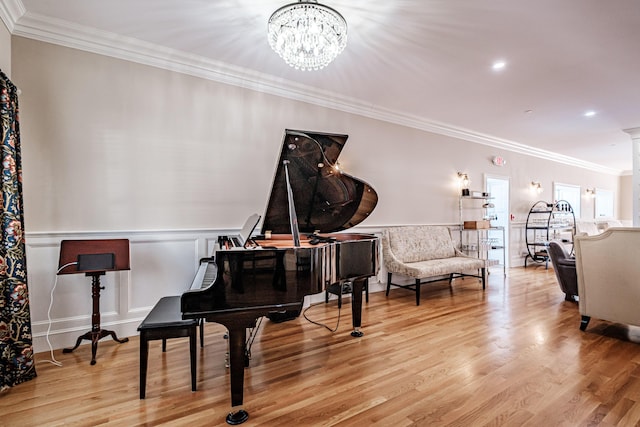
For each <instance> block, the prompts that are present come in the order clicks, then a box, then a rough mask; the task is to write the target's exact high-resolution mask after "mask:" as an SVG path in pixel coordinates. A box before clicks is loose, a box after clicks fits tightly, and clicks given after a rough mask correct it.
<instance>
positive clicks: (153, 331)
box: [138, 296, 202, 399]
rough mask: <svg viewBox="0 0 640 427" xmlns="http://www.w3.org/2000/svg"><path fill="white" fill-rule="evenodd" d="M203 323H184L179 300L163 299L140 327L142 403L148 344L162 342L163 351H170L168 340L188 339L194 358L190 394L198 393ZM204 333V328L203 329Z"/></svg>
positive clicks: (190, 351) (196, 321)
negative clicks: (199, 341) (198, 345)
mask: <svg viewBox="0 0 640 427" xmlns="http://www.w3.org/2000/svg"><path fill="white" fill-rule="evenodd" d="M199 324H200V319H186V320H185V319H182V311H181V307H180V296H170V297H163V298H160V301H158V302H157V303H156V305H155V306H154V307H153V308H152V309H151V311H150V312H149V314H148V315H147V317H145V318H144V320H143V321H142V323H140V325H139V326H138V331H140V399H144V398H145V394H146V386H147V367H148V358H149V341H152V340H162V351H163V352H165V351H166V350H167V339H169V338H183V337H189V353H190V358H191V391H196V333H197V329H198V325H199ZM200 330H201V331H202V325H200Z"/></svg>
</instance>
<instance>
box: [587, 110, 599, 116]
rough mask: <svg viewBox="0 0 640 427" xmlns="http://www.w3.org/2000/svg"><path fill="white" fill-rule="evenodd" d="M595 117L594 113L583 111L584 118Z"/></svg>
mask: <svg viewBox="0 0 640 427" xmlns="http://www.w3.org/2000/svg"><path fill="white" fill-rule="evenodd" d="M595 115H596V112H595V111H593V110H589V111H585V113H584V116H585V117H593V116H595Z"/></svg>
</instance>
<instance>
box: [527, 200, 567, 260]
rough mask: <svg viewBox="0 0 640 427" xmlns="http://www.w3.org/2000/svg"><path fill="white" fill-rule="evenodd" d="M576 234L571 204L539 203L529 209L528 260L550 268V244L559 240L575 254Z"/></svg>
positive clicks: (562, 201)
mask: <svg viewBox="0 0 640 427" xmlns="http://www.w3.org/2000/svg"><path fill="white" fill-rule="evenodd" d="M575 232H576V217H575V214H574V213H573V208H572V207H571V204H570V203H569V202H567V201H566V200H559V201H557V202H555V203H547V202H544V201H538V202H536V203H534V205H533V206H532V207H531V209H529V214H528V215H527V225H526V227H525V241H526V244H527V256H526V257H525V259H524V266H525V268H526V267H527V260H531V261H533V262H536V263H542V262H544V263H545V268H548V267H549V252H548V247H549V242H550V241H552V240H559V241H561V242H563V243H564V244H565V245H567V251H568V252H569V253H573V236H574V235H575Z"/></svg>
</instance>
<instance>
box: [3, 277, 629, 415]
mask: <svg viewBox="0 0 640 427" xmlns="http://www.w3.org/2000/svg"><path fill="white" fill-rule="evenodd" d="M563 296H564V295H563V294H562V293H561V292H560V289H559V287H558V285H557V283H556V279H555V276H554V273H553V270H551V269H549V270H545V269H544V267H529V268H527V269H523V268H515V269H511V270H510V271H509V272H508V277H507V278H504V277H503V275H502V274H501V271H498V270H496V271H495V272H494V273H492V274H491V275H490V276H489V280H488V283H487V289H486V291H484V292H483V291H482V288H481V285H480V283H479V282H478V281H477V280H471V279H469V278H467V279H464V280H463V279H457V280H456V281H454V284H453V287H452V289H450V288H449V287H448V285H447V284H446V282H442V283H434V284H431V285H426V286H424V287H423V292H422V302H421V305H420V306H419V307H417V306H416V305H415V294H413V293H411V292H410V291H407V290H402V289H396V290H392V292H391V294H390V296H389V297H388V298H387V297H385V295H384V292H378V293H372V294H371V296H370V302H369V303H368V304H366V305H365V307H364V309H363V331H364V333H365V336H364V337H362V338H352V337H351V336H350V334H349V333H350V331H351V314H350V304H349V299H348V298H347V299H345V304H344V306H343V309H342V314H341V319H340V325H339V329H338V331H337V332H335V333H331V332H329V331H328V330H327V329H325V328H321V327H318V326H317V325H314V324H311V323H309V322H308V321H306V320H305V319H304V318H303V317H300V318H298V319H296V320H293V321H289V322H285V323H281V324H274V323H271V322H269V321H265V322H263V325H262V327H261V330H260V332H259V334H258V337H257V338H256V341H255V343H254V345H253V351H252V353H253V357H252V360H251V366H250V368H248V369H247V370H246V373H245V392H244V402H245V409H247V410H248V411H249V414H250V418H249V420H248V421H247V422H246V423H245V424H244V425H245V426H258V425H265V426H276V425H291V426H333V425H339V426H363V425H376V426H394V427H395V426H445V425H451V426H485V425H488V426H498V425H504V426H552V425H562V426H583V425H584V426H591V425H601V426H613V425H618V426H634V425H638V423H639V422H640V369H639V364H640V345H639V343H640V333H639V332H638V329H635V328H626V327H623V326H621V325H615V324H610V323H607V322H603V321H600V320H598V319H592V320H591V323H590V327H589V328H588V329H587V331H586V332H581V331H580V330H579V323H580V316H579V313H578V307H577V304H574V303H570V302H566V301H564V298H563ZM307 316H308V317H309V318H311V319H313V320H316V321H320V322H323V323H326V324H327V325H330V326H332V327H333V326H335V324H336V321H337V316H338V309H337V304H336V301H335V300H334V301H331V302H330V303H329V304H327V305H325V304H324V303H322V304H320V305H317V306H313V307H311V308H310V309H309V310H308V311H307ZM223 331H224V330H223V328H222V327H220V326H219V325H216V324H207V326H206V336H205V348H204V349H200V350H199V352H200V354H199V357H198V391H197V392H191V391H190V378H189V353H188V342H187V340H186V339H174V340H170V341H169V342H168V345H167V352H166V353H164V354H162V353H161V349H160V345H161V344H160V341H154V342H152V343H151V348H150V359H149V376H148V382H147V398H146V399H145V400H140V399H139V398H138V393H139V390H138V381H139V378H138V368H139V365H138V351H139V348H138V344H139V341H138V339H137V337H133V338H131V340H130V341H129V342H128V343H125V344H116V343H114V342H113V341H110V340H106V339H105V340H103V341H101V342H100V345H99V347H98V356H97V364H96V365H95V366H90V365H89V360H90V345H89V344H85V345H83V346H81V347H80V348H78V349H77V350H76V351H75V352H74V353H72V354H62V352H61V351H56V352H55V357H56V358H57V359H58V360H59V361H61V362H62V363H63V364H64V366H62V367H57V366H53V365H51V364H48V363H46V362H45V360H46V359H48V358H49V353H42V354H38V355H37V356H36V358H37V371H38V377H37V378H36V379H35V380H32V381H29V382H27V383H24V384H21V385H18V386H16V387H14V388H12V389H10V390H9V391H8V392H6V393H4V394H2V395H0V411H1V414H2V415H1V418H0V425H2V426H57V425H65V426H95V425H110V426H141V425H144V426H156V425H171V426H183V425H184V426H187V425H188V426H201V425H202V426H204V425H208V426H212V425H225V422H224V418H225V416H226V414H227V412H228V411H229V410H230V395H229V381H228V374H227V369H226V368H225V365H224V359H225V356H224V354H225V351H226V341H225V340H224V339H223V338H222V335H223Z"/></svg>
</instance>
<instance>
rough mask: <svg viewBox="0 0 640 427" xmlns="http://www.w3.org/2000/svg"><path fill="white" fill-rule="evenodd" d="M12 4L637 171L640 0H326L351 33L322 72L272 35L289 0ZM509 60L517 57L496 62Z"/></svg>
mask: <svg viewBox="0 0 640 427" xmlns="http://www.w3.org/2000/svg"><path fill="white" fill-rule="evenodd" d="M289 1H292V0H289ZM0 2H1V5H0V12H3V11H4V13H2V14H3V15H4V16H5V18H4V20H5V23H6V21H7V19H6V16H9V21H11V22H9V24H8V25H7V26H8V27H9V29H10V31H12V33H13V34H15V35H22V36H26V37H32V38H36V39H41V40H46V41H51V42H56V43H60V44H63V45H69V46H73V47H80V48H85V49H87V50H93V51H97V52H100V53H105V54H110V55H114V56H120V57H123V58H125V59H132V60H137V61H139V62H147V63H150V64H152V65H160V64H166V63H170V66H168V68H171V69H178V70H180V69H184V70H185V72H190V73H193V74H200V75H203V76H205V77H208V78H213V79H217V80H222V81H225V80H226V81H227V82H231V83H233V84H242V85H250V86H251V87H253V88H257V89H258V90H266V91H272V92H276V93H279V94H282V95H283V96H289V97H293V98H298V99H305V100H307V101H309V100H311V101H312V102H318V103H319V104H321V105H329V106H334V107H337V108H339V109H342V110H345V111H355V110H357V111H364V112H365V114H366V115H368V116H371V117H376V118H381V119H383V120H390V121H395V122H398V123H401V124H405V125H409V126H415V127H417V128H421V129H425V130H430V131H436V132H441V133H444V134H448V135H454V136H458V137H462V138H466V139H469V140H473V141H476V142H481V143H488V144H489V145H494V146H496V147H503V148H504V149H507V150H508V149H515V150H516V151H518V150H523V149H528V148H529V147H531V148H535V150H538V151H537V152H538V154H541V155H543V156H547V157H551V158H553V157H554V156H555V155H554V154H552V153H557V156H555V157H556V158H557V159H560V160H563V161H568V162H569V163H571V162H574V160H575V162H574V163H575V164H577V165H583V166H585V167H594V168H595V169H598V168H600V169H601V170H603V171H607V172H611V173H620V172H622V171H628V170H630V169H631V167H632V165H631V139H630V136H629V135H628V134H627V133H625V132H624V131H623V129H628V128H635V127H640V47H639V46H638V45H639V42H640V0H608V1H605V0H536V1H525V0H392V1H371V0H366V1H365V0H326V1H324V0H323V1H321V2H324V3H325V4H327V5H328V6H331V7H333V8H335V9H337V10H338V11H339V12H341V13H342V15H343V16H344V17H345V19H346V20H347V22H348V25H349V33H348V43H347V47H346V49H345V50H344V52H343V53H342V54H341V55H340V56H339V57H338V58H337V59H336V60H335V61H334V62H333V63H332V64H330V65H329V66H328V67H327V68H325V69H323V70H320V71H315V72H314V71H311V72H309V71H306V72H305V71H296V70H294V69H292V68H290V67H289V66H287V65H286V64H285V63H284V61H282V60H281V59H280V58H279V57H278V56H277V54H275V53H274V52H273V51H272V50H271V49H270V47H269V45H268V43H267V39H266V26H267V20H268V18H269V16H270V15H271V13H272V12H273V11H275V10H276V9H277V8H278V7H280V6H282V5H284V4H286V3H287V2H288V1H287V0H284V1H280V0H135V1H134V0H109V1H104V0H64V1H59V0H0ZM72 40H76V42H74V41H72ZM149 58H154V59H149ZM167 59H168V60H167ZM498 59H502V60H505V61H506V62H507V66H506V68H505V69H504V70H502V71H501V72H494V71H493V70H492V69H491V64H492V63H493V62H494V61H495V60H498ZM163 66H164V65H163ZM196 69H197V70H198V71H194V70H196ZM234 82H235V83H234ZM238 82H242V83H238ZM247 82H250V83H247ZM588 110H593V111H595V112H596V113H597V114H596V115H595V116H594V117H590V118H587V117H585V116H584V113H585V112H586V111H588ZM535 150H534V151H535ZM496 154H502V155H503V156H504V157H508V156H507V155H506V153H505V152H504V151H497V152H496Z"/></svg>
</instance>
